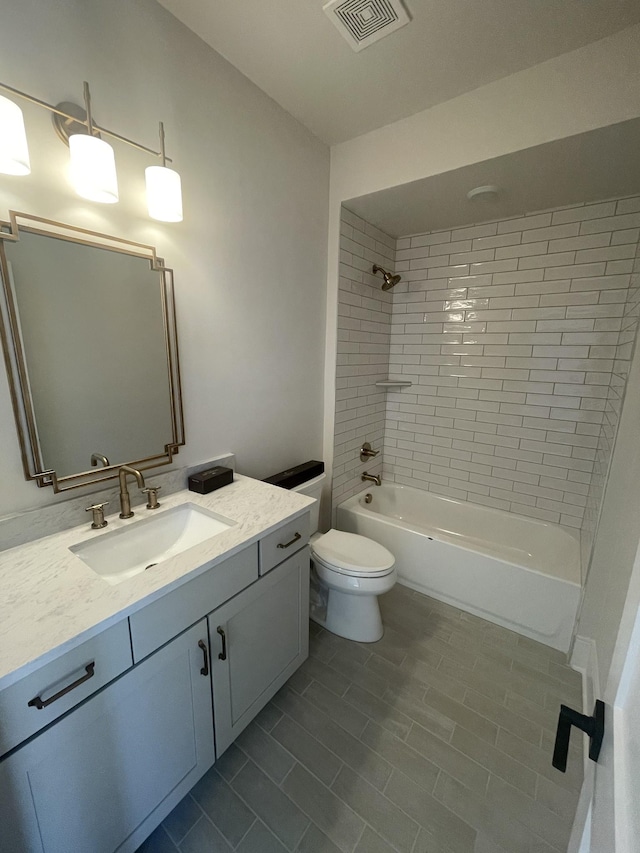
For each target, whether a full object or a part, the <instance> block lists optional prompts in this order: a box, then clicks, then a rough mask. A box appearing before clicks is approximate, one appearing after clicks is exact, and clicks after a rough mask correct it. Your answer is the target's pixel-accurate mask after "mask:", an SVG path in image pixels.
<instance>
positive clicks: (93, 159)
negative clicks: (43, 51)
mask: <svg viewBox="0 0 640 853" xmlns="http://www.w3.org/2000/svg"><path fill="white" fill-rule="evenodd" d="M0 90H2V91H4V92H7V93H8V94H9V95H13V96H15V97H18V98H24V100H26V101H29V102H30V103H32V104H36V105H37V106H39V107H43V108H44V109H46V110H48V111H49V112H50V113H52V114H53V124H54V127H55V129H56V132H57V133H58V136H60V138H61V139H62V140H63V141H64V142H65V143H67V144H68V145H69V149H70V156H71V180H72V183H73V185H74V187H75V189H76V192H77V193H78V195H80V196H82V197H83V198H86V199H89V200H91V201H97V202H101V203H103V204H104V203H107V204H109V203H114V202H117V201H118V179H117V174H116V166H115V156H114V153H113V148H112V147H111V145H109V143H107V142H105V141H104V140H103V139H102V136H109V137H111V138H112V139H116V140H117V141H118V142H122V143H124V144H125V145H130V146H131V147H133V148H137V149H138V151H143V152H144V153H146V154H150V155H152V156H153V157H157V158H159V159H160V161H161V163H162V165H161V166H151V167H149V168H147V170H146V172H147V174H146V184H147V197H148V198H147V200H148V207H149V214H150V216H152V217H153V218H154V219H158V220H160V221H162V222H181V221H182V191H181V186H180V175H179V174H178V173H177V172H175V171H174V170H173V169H170V168H168V167H167V163H170V162H171V160H170V158H169V157H167V156H166V153H165V147H164V127H163V125H162V123H160V145H161V148H160V151H154V150H153V149H152V148H148V147H147V146H146V145H141V144H140V143H139V142H135V141H134V140H133V139H129V138H128V137H126V136H122V135H121V134H119V133H115V132H114V131H112V130H108V129H107V128H105V127H101V126H100V125H98V124H96V123H95V121H94V120H93V116H92V113H91V93H90V91H89V84H88V83H86V82H85V83H84V102H85V109H83V108H82V107H80V106H78V105H77V104H73V103H70V102H66V101H65V102H63V103H60V104H58V105H57V106H55V107H54V106H52V105H51V104H48V103H46V101H42V100H40V99H39V98H35V97H33V96H32V95H29V94H27V93H26V92H22V91H21V90H20V89H14V88H13V87H12V86H7V85H6V84H4V83H0ZM30 171H31V168H30V165H29V151H28V148H27V137H26V133H25V129H24V121H23V119H22V110H21V109H20V108H19V107H18V106H17V104H15V103H14V102H13V101H12V100H9V98H6V97H4V96H3V95H0V173H4V174H9V175H28V174H29V173H30Z"/></svg>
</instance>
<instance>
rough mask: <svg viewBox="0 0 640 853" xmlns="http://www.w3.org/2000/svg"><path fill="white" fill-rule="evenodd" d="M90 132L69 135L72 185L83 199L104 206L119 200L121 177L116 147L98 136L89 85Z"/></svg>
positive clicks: (86, 89) (86, 99)
mask: <svg viewBox="0 0 640 853" xmlns="http://www.w3.org/2000/svg"><path fill="white" fill-rule="evenodd" d="M84 104H85V109H86V116H87V118H86V122H87V124H86V131H84V128H83V132H82V133H72V134H71V135H70V136H69V155H70V165H71V183H72V184H73V186H74V188H75V191H76V192H77V193H78V195H79V196H82V198H86V199H88V200H89V201H97V202H100V203H101V204H115V202H117V201H118V176H117V174H116V158H115V155H114V153H113V148H112V147H111V146H110V145H109V143H108V142H105V141H104V139H100V137H99V136H95V135H94V127H93V117H92V115H91V93H90V91H89V84H88V83H87V82H85V84H84Z"/></svg>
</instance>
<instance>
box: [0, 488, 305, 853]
mask: <svg viewBox="0 0 640 853" xmlns="http://www.w3.org/2000/svg"><path fill="white" fill-rule="evenodd" d="M185 503H189V504H192V505H194V506H196V507H199V508H201V509H202V510H205V511H207V512H210V513H216V514H218V515H219V516H220V517H223V518H225V519H227V520H230V521H231V522H232V523H231V524H230V525H229V526H228V527H226V528H225V529H223V530H222V532H220V533H218V534H216V535H214V536H212V537H211V538H209V539H206V540H205V541H203V542H201V543H200V544H197V545H195V546H193V547H190V548H188V549H187V550H185V551H183V552H182V553H179V554H177V555H175V556H172V557H169V558H168V559H166V560H164V561H161V562H158V563H157V565H154V566H152V567H150V568H149V569H148V570H147V571H142V572H141V573H139V574H137V575H135V576H133V577H129V578H127V579H126V580H123V581H122V582H121V583H114V582H113V581H110V582H108V581H106V580H105V579H104V577H101V576H100V575H99V574H98V573H97V572H96V571H94V570H93V569H91V568H90V567H89V566H88V565H86V564H85V563H84V562H83V560H82V559H81V558H80V557H79V556H78V553H77V552H80V549H81V547H82V545H83V544H86V543H88V542H92V541H97V540H98V539H99V538H100V537H106V536H109V535H110V534H111V536H112V537H113V530H114V529H115V530H117V531H123V530H126V529H127V526H129V530H131V531H133V529H134V525H136V524H144V521H145V518H147V517H148V516H149V515H150V514H149V513H145V510H144V509H140V510H136V516H135V518H134V519H131V520H130V521H119V520H117V519H115V520H113V521H112V519H110V521H112V523H111V524H110V525H109V527H107V528H106V530H105V531H97V532H96V531H90V530H89V527H88V525H84V526H83V527H81V528H74V529H73V530H67V531H64V532H62V533H58V534H54V535H53V536H49V537H46V538H45V539H40V540H38V541H35V542H31V543H29V544H27V545H24V546H21V547H19V548H14V549H11V550H9V551H5V552H3V553H0V754H1V755H2V756H4V757H3V758H2V759H1V760H0V826H1V827H2V848H3V849H6V850H11V851H12V853H21V851H29V853H33V851H44V853H54V851H56V853H58V851H59V853H68V851H70V850H74V851H75V850H78V851H80V850H86V851H89V850H90V851H92V853H113V851H116V850H117V851H123V853H124V851H127V852H128V851H134V850H136V848H137V847H138V846H139V845H140V844H141V843H142V841H143V840H144V839H145V838H146V837H147V836H148V835H149V834H150V833H151V832H152V831H153V829H154V828H155V827H156V826H157V825H158V824H159V823H160V822H161V821H162V820H163V819H164V818H165V817H166V815H167V814H168V813H169V812H170V811H171V810H172V809H173V808H174V806H175V805H177V803H178V802H179V801H180V800H181V799H182V797H184V795H185V794H186V793H187V792H188V791H189V790H190V789H191V787H193V785H194V784H195V783H196V782H197V781H198V779H199V778H200V777H201V776H202V775H203V774H204V773H205V772H206V771H207V770H208V769H209V767H211V765H212V764H213V763H214V762H215V760H216V758H218V757H220V755H222V753H223V752H224V751H225V749H227V747H228V746H229V745H230V744H231V743H232V741H233V740H234V739H235V737H236V736H237V735H238V734H239V733H240V732H241V731H242V730H243V729H244V727H245V726H246V725H247V724H248V723H249V722H250V721H251V720H252V719H253V717H254V716H255V715H256V714H257V713H258V711H259V710H260V709H261V708H262V707H263V706H264V705H265V703H266V702H267V701H268V700H269V699H270V698H271V697H272V696H273V694H274V693H275V692H276V691H277V690H278V689H279V688H280V687H281V686H282V684H284V682H285V681H286V680H287V679H288V678H289V677H290V676H291V675H292V673H293V672H294V671H295V670H296V669H297V668H298V667H299V666H300V664H301V663H302V662H303V661H304V660H305V659H306V657H307V654H308V572H309V552H308V547H307V543H308V539H309V509H310V507H311V505H312V504H313V501H312V500H310V499H309V498H307V497H304V496H302V495H299V494H295V493H291V492H287V491H284V490H282V489H278V488H276V487H273V486H269V485H266V484H264V483H260V482H258V481H255V480H251V479H249V478H246V477H237V479H236V481H235V482H234V483H233V484H232V485H230V486H227V487H225V488H224V489H221V490H219V491H217V492H214V493H212V494H210V495H196V494H194V493H192V492H179V493H177V494H174V495H170V496H169V497H168V498H166V499H165V500H164V501H163V506H162V507H161V508H160V509H159V510H157V513H154V514H153V515H154V518H160V517H161V515H160V514H161V513H162V512H169V511H171V510H172V509H175V508H176V507H180V506H181V505H183V504H185ZM126 535H127V534H126V533H120V532H119V533H118V538H119V539H120V540H122V541H125V537H126ZM104 541H105V542H107V543H108V542H109V541H115V539H112V540H106V539H105V540H104ZM71 549H73V550H71Z"/></svg>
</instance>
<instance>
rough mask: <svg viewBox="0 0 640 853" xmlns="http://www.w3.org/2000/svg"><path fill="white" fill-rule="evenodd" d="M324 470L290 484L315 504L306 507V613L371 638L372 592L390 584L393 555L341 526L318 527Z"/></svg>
mask: <svg viewBox="0 0 640 853" xmlns="http://www.w3.org/2000/svg"><path fill="white" fill-rule="evenodd" d="M325 476H326V475H325V474H320V476H318V477H315V478H314V479H312V480H308V481H307V482H305V483H301V484H300V485H298V486H296V487H295V488H293V489H292V491H295V492H300V493H301V494H304V495H308V496H309V497H313V498H316V500H317V503H316V504H315V505H314V506H313V507H312V509H311V530H312V532H313V535H312V537H311V541H310V543H309V545H310V550H311V563H312V572H311V578H312V586H311V602H310V613H309V615H310V617H311V619H313V621H314V622H317V623H318V624H320V625H322V626H323V627H324V628H326V629H327V631H331V632H332V633H333V634H338V636H340V637H346V638H347V639H348V640H355V641H356V642H359V643H375V642H376V641H377V640H379V639H380V638H381V637H382V635H383V633H384V628H383V625H382V618H381V616H380V607H379V605H378V596H379V595H382V594H383V593H385V592H389V590H390V589H392V587H393V586H394V584H395V582H396V579H397V573H396V569H395V558H394V556H393V554H392V553H391V552H390V551H388V550H387V549H386V548H385V547H384V546H383V545H380V544H379V543H378V542H374V541H373V540H372V539H368V538H367V537H366V536H359V535H357V534H355V533H345V532H343V531H342V530H329V531H328V532H327V533H318V532H315V531H317V530H318V526H319V518H320V512H319V510H320V495H321V493H322V485H323V482H324V480H325Z"/></svg>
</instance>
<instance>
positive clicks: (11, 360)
mask: <svg viewBox="0 0 640 853" xmlns="http://www.w3.org/2000/svg"><path fill="white" fill-rule="evenodd" d="M21 231H22V232H27V233H31V234H41V235H43V236H45V237H58V238H59V239H61V240H66V241H69V242H72V243H81V244H82V245H85V246H93V247H95V248H99V249H107V250H110V251H113V252H119V253H121V254H126V255H132V256H134V257H138V258H144V259H145V260H148V261H149V265H150V268H151V270H152V271H154V272H157V273H158V275H159V277H160V284H161V288H160V295H161V300H162V316H163V325H164V339H165V347H166V355H167V372H168V380H169V393H170V398H171V429H172V435H171V440H170V441H169V442H168V443H167V444H165V446H164V453H159V454H157V455H154V456H147V457H145V458H143V459H132V460H126V461H122V462H120V463H119V464H117V465H108V466H106V467H104V468H99V469H98V470H96V469H90V470H87V471H82V472H80V473H78V474H68V475H66V476H63V477H59V476H58V475H57V473H56V471H55V470H53V469H45V467H44V462H43V460H42V454H41V451H40V446H39V442H38V439H37V429H36V420H35V411H34V407H33V400H32V397H31V391H30V389H29V383H28V380H27V370H26V359H25V352H24V348H23V345H22V342H21V334H20V326H19V322H18V317H17V313H16V306H15V304H14V298H13V293H12V291H11V287H10V285H9V275H8V266H7V258H6V254H5V251H4V244H5V242H17V241H18V240H19V239H20V232H21ZM0 278H1V279H2V287H0V319H1V320H2V322H0V341H1V343H2V350H3V353H4V359H5V364H6V367H7V375H8V379H9V392H10V395H11V403H12V406H13V412H14V416H15V420H16V427H17V431H18V439H19V442H20V454H21V457H22V467H23V469H24V474H25V478H26V479H27V480H35V482H36V484H37V485H38V487H40V488H43V487H45V486H51V487H52V488H53V490H54V492H56V493H58V492H64V491H69V490H70V489H77V488H80V487H81V486H87V485H92V484H95V483H101V482H103V481H105V480H111V479H113V478H114V477H117V476H118V470H119V468H120V467H121V466H122V465H133V466H135V467H136V468H139V469H140V470H146V469H148V468H155V467H158V466H160V465H169V464H170V463H171V462H172V461H173V457H174V456H175V454H177V453H178V449H179V448H180V447H182V446H183V445H184V443H185V440H184V415H183V410H182V389H181V384H180V362H179V357H178V335H177V327H176V312H175V299H174V286H173V270H171V269H169V268H168V267H165V266H164V262H163V259H162V258H159V257H158V256H157V255H156V250H155V248H154V247H153V246H147V245H145V244H144V243H135V242H133V241H131V240H125V239H123V238H120V237H112V236H110V235H108V234H101V233H99V232H97V231H89V230H87V229H85V228H78V227H76V226H73V225H66V224H64V223H62V222H55V221H54V220H51V219H42V218H40V217H38V216H32V215H31V214H28V213H18V212H17V211H13V210H10V211H9V221H8V222H4V221H0Z"/></svg>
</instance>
